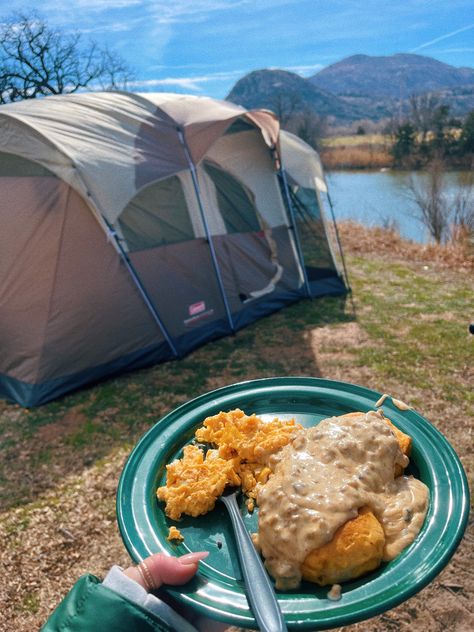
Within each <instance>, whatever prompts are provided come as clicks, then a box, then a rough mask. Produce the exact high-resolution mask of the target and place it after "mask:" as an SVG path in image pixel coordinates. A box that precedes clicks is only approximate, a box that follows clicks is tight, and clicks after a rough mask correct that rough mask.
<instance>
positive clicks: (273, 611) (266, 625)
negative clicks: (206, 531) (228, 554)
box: [219, 492, 288, 632]
mask: <svg viewBox="0 0 474 632" xmlns="http://www.w3.org/2000/svg"><path fill="white" fill-rule="evenodd" d="M237 493H238V492H233V493H230V494H223V495H222V496H220V497H219V500H221V501H222V502H223V503H224V505H225V506H226V507H227V510H228V512H229V516H230V519H231V521H232V526H233V528H234V534H235V540H236V543H237V552H238V554H239V561H240V568H241V570H242V575H243V578H244V582H245V587H246V592H247V598H248V600H249V603H250V607H251V608H252V612H253V614H254V616H255V620H256V621H257V623H258V626H259V629H260V630H261V632H287V630H288V628H287V627H286V623H285V619H284V618H283V614H282V612H281V610H280V605H279V603H278V599H277V598H276V595H275V591H274V589H273V586H272V583H271V581H270V578H269V577H268V574H267V571H266V570H265V568H264V566H263V562H262V560H261V558H260V555H259V554H258V552H257V551H256V549H255V546H254V544H253V542H252V538H251V537H250V534H249V532H248V531H247V529H246V527H245V524H244V521H243V519H242V515H241V513H240V509H239V505H238V504H237Z"/></svg>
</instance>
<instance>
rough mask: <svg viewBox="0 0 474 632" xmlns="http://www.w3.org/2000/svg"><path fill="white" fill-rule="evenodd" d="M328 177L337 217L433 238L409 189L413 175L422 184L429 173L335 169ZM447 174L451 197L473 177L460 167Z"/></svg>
mask: <svg viewBox="0 0 474 632" xmlns="http://www.w3.org/2000/svg"><path fill="white" fill-rule="evenodd" d="M471 176H472V174H471ZM326 178H327V183H328V188H329V194H330V196H331V200H332V203H333V207H334V213H335V215H336V220H337V221H340V220H344V219H353V220H356V221H358V222H360V223H362V224H365V225H366V226H385V227H387V226H395V227H396V228H398V230H399V232H400V234H401V235H402V236H403V237H405V238H407V239H411V240H413V241H417V242H420V243H426V242H428V241H429V240H430V238H429V235H428V232H427V230H426V228H425V227H424V226H423V224H422V223H421V221H419V220H418V219H417V217H416V205H415V203H414V202H413V201H412V200H411V199H410V198H409V192H408V190H407V187H408V185H409V183H410V179H411V178H413V179H414V181H415V182H416V183H417V184H418V185H422V184H423V183H426V182H427V181H428V180H427V179H428V176H427V174H426V173H423V172H412V171H392V170H387V171H331V172H327V173H326ZM444 178H445V187H446V193H447V195H448V196H450V197H451V196H453V197H454V196H455V195H456V193H457V192H459V191H460V190H461V189H462V188H464V187H467V186H468V184H467V183H468V182H469V180H471V181H472V177H471V178H469V174H468V173H467V172H460V171H458V172H448V173H446V175H445V177H444Z"/></svg>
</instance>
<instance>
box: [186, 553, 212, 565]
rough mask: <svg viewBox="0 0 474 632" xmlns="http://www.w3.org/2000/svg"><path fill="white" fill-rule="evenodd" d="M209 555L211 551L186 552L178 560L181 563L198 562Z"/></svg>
mask: <svg viewBox="0 0 474 632" xmlns="http://www.w3.org/2000/svg"><path fill="white" fill-rule="evenodd" d="M208 555H209V551H197V552H196V553H186V555H182V556H181V557H178V560H179V561H180V562H181V564H197V563H198V562H200V561H201V560H204V559H206V557H207V556H208Z"/></svg>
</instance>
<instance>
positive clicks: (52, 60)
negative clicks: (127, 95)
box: [0, 13, 131, 103]
mask: <svg viewBox="0 0 474 632" xmlns="http://www.w3.org/2000/svg"><path fill="white" fill-rule="evenodd" d="M130 79H131V71H130V70H129V68H128V67H127V65H126V64H125V62H124V61H123V60H122V59H121V58H120V57H119V56H118V55H116V54H115V53H112V52H110V51H109V50H108V49H107V48H103V47H100V46H98V45H97V44H96V43H95V42H93V41H84V40H83V38H82V36H81V34H80V33H74V34H70V35H65V34H64V33H62V32H61V31H59V30H57V29H54V28H52V27H50V26H49V25H48V24H47V23H46V22H45V21H44V20H43V19H41V18H40V17H38V16H37V15H36V14H35V13H18V14H14V15H13V16H11V17H10V18H9V19H8V20H7V21H5V22H3V24H2V25H1V26H0V103H8V102H10V101H19V100H21V99H33V98H36V97H40V96H47V95H51V94H61V93H65V92H67V93H71V92H77V91H78V90H81V89H83V88H86V87H89V88H91V87H92V88H99V89H106V90H114V89H119V88H125V87H126V84H127V81H129V80H130Z"/></svg>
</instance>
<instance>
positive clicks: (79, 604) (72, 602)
mask: <svg viewBox="0 0 474 632" xmlns="http://www.w3.org/2000/svg"><path fill="white" fill-rule="evenodd" d="M109 630H110V632H112V631H113V632H177V631H176V630H172V628H170V627H169V626H168V625H167V624H166V623H164V622H163V621H161V620H160V619H159V618H158V617H157V616H155V615H153V614H152V613H150V612H147V611H146V610H144V609H143V608H141V607H140V606H139V605H137V604H134V603H132V602H131V601H128V600H127V599H126V598H125V597H123V596H121V595H119V594H118V593H115V592H114V591H113V590H110V588H107V587H106V586H103V585H102V584H101V582H100V580H99V579H98V578H97V577H95V576H94V575H83V576H82V577H80V578H79V579H78V581H77V582H76V584H75V585H74V586H73V587H72V589H71V590H70V592H69V593H68V594H67V595H66V597H65V598H64V599H63V601H62V602H61V603H60V604H59V605H58V607H57V608H56V610H55V611H54V612H53V614H52V615H51V616H50V618H49V619H48V621H47V622H46V623H45V624H44V626H43V627H42V628H41V632H109Z"/></svg>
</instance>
